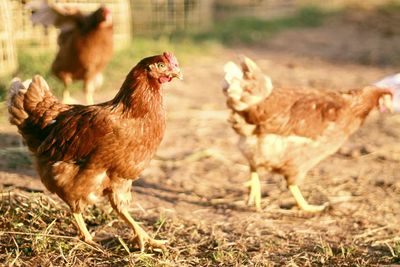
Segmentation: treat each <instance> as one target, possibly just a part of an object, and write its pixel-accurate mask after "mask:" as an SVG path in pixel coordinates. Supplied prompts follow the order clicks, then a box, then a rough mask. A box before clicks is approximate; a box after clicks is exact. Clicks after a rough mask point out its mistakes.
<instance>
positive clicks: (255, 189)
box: [245, 171, 261, 211]
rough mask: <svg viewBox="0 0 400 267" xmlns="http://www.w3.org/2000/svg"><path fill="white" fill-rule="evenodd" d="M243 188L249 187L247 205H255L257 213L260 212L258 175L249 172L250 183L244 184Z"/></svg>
mask: <svg viewBox="0 0 400 267" xmlns="http://www.w3.org/2000/svg"><path fill="white" fill-rule="evenodd" d="M245 186H249V187H250V195H249V200H248V205H255V206H256V209H257V210H258V211H260V210H261V185H260V178H259V176H258V173H257V172H255V171H253V172H251V179H250V181H248V182H246V183H245Z"/></svg>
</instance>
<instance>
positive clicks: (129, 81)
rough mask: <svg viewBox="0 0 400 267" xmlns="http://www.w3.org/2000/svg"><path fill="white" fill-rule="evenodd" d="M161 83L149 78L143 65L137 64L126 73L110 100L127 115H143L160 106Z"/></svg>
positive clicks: (133, 116)
mask: <svg viewBox="0 0 400 267" xmlns="http://www.w3.org/2000/svg"><path fill="white" fill-rule="evenodd" d="M162 103H163V99H162V95H161V85H160V83H159V82H158V81H157V80H156V79H153V78H150V77H149V76H148V75H147V73H146V71H145V70H144V69H143V67H140V66H137V67H135V68H134V69H132V71H131V72H130V73H129V74H128V75H127V77H126V79H125V82H124V83H123V84H122V86H121V89H120V90H119V92H118V93H117V95H116V96H115V97H114V99H113V100H112V101H111V104H112V106H114V107H115V108H121V111H122V113H123V114H125V115H126V116H128V117H132V118H137V117H143V116H145V115H146V114H148V113H149V112H151V111H156V110H158V109H159V108H162Z"/></svg>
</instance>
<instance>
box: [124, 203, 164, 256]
mask: <svg viewBox="0 0 400 267" xmlns="http://www.w3.org/2000/svg"><path fill="white" fill-rule="evenodd" d="M116 212H117V213H118V215H119V216H120V217H121V218H122V219H123V220H124V221H125V222H126V223H127V224H129V226H130V227H131V228H132V230H133V231H134V232H135V234H136V239H137V241H138V244H139V248H140V251H141V252H143V251H144V247H145V245H146V244H148V245H149V246H150V247H153V248H161V249H164V248H165V246H164V245H165V244H166V243H167V242H168V241H167V240H157V239H154V238H151V237H150V236H149V234H148V233H146V231H145V230H143V228H142V227H140V225H139V224H138V223H137V222H136V221H135V220H134V219H133V218H132V217H131V215H130V214H129V212H128V210H126V209H123V210H121V211H119V210H116Z"/></svg>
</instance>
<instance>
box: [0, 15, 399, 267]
mask: <svg viewBox="0 0 400 267" xmlns="http://www.w3.org/2000/svg"><path fill="white" fill-rule="evenodd" d="M399 41H400V37H399V36H396V35H395V36H389V37H388V36H383V35H381V34H379V33H378V32H375V31H372V30H365V29H363V28H360V26H359V25H358V24H357V23H350V22H348V21H347V22H342V21H328V22H327V23H326V24H325V25H324V26H322V27H319V28H313V29H301V30H290V31H286V32H283V33H280V34H278V35H276V36H274V37H273V38H271V39H270V40H268V41H266V42H265V43H263V44H257V45H254V46H252V47H248V46H247V47H235V48H221V49H220V50H218V52H216V54H213V55H204V56H203V57H199V58H196V59H193V60H192V61H191V62H189V63H187V64H186V65H185V66H184V67H183V70H184V75H185V79H184V81H182V82H180V81H177V82H173V83H171V84H169V85H168V86H167V88H166V89H165V95H166V103H167V106H168V123H167V132H166V135H165V138H164V141H163V143H162V145H161V147H160V148H159V150H158V153H157V158H156V159H155V160H153V161H152V163H151V166H150V167H149V168H148V169H147V170H145V171H144V173H143V174H142V175H141V179H139V180H137V181H136V182H135V183H134V186H133V193H134V197H135V201H134V203H133V204H132V213H133V214H134V216H136V218H138V220H141V221H143V222H144V225H145V227H147V229H149V232H150V233H151V234H154V233H155V232H156V231H155V230H152V229H153V228H152V227H151V224H153V223H154V222H155V221H157V220H158V218H160V216H161V217H162V218H166V221H165V224H164V225H163V226H162V227H161V228H160V229H159V231H158V233H157V234H158V235H157V237H159V238H167V239H169V241H170V242H169V245H168V249H169V250H170V254H169V255H170V256H165V255H163V256H159V258H158V260H159V261H153V263H152V264H154V265H176V266H243V265H249V266H254V265H258V266H282V265H285V266H378V265H390V264H395V263H396V262H397V263H399V262H400V216H399V215H398V211H399V210H400V179H399V178H400V177H399V176H400V172H399V171H400V142H399V138H400V115H391V114H378V112H375V113H373V114H371V115H370V117H369V118H368V120H367V122H366V123H365V125H364V126H363V127H362V128H361V129H360V130H359V131H358V132H357V133H356V134H355V135H353V136H352V137H351V138H350V139H349V141H348V142H347V143H346V144H345V145H344V147H343V148H342V149H341V150H340V151H339V152H338V153H336V154H335V155H333V156H331V157H329V158H328V159H326V160H325V161H323V162H322V163H321V164H319V165H318V166H317V167H315V168H314V169H313V170H312V171H311V172H310V173H309V174H308V177H307V178H306V179H305V181H304V183H303V184H302V185H301V186H300V188H301V189H302V191H303V192H304V195H305V197H306V199H308V200H309V201H310V202H311V203H315V204H321V203H323V202H325V201H329V202H330V207H329V208H328V209H327V210H326V211H324V212H322V213H321V214H317V215H314V214H306V213H303V212H301V211H300V210H299V209H298V208H297V207H296V206H295V203H294V199H293V197H292V196H291V194H290V193H289V192H288V190H287V189H286V184H285V181H284V179H283V178H282V177H280V176H278V175H273V174H269V173H267V172H262V173H261V174H262V175H261V177H262V190H263V198H262V211H261V212H256V211H255V209H254V208H253V207H249V206H247V205H246V198H247V195H248V189H247V188H245V187H244V186H243V183H244V182H245V181H247V180H248V179H249V171H248V167H247V164H246V161H245V159H244V158H243V157H242V155H241V154H240V152H239V150H238V149H237V147H236V143H237V140H238V137H237V135H236V134H235V133H234V132H233V131H232V130H231V129H230V127H229V125H228V123H227V121H226V119H227V116H228V110H227V108H226V107H225V100H224V96H223V95H222V92H221V84H222V66H223V64H224V63H225V62H227V61H228V60H236V61H237V55H239V54H244V55H247V56H248V57H250V58H252V59H254V60H255V61H256V62H257V63H258V64H259V65H260V66H261V68H262V69H263V70H265V72H266V73H267V74H268V75H270V76H271V77H272V80H273V81H274V82H275V84H278V85H285V86H311V87H316V88H321V90H323V89H326V88H329V89H343V88H353V87H359V86H363V85H368V84H371V83H372V82H374V81H376V80H377V79H379V78H381V77H384V76H385V75H389V74H392V73H395V72H396V71H398V68H396V63H395V62H394V61H393V60H395V57H396V56H398V55H396V53H397V52H399V51H397V50H396V48H393V46H395V44H398V43H400V42H399ZM177 54H178V56H179V52H177ZM397 66H398V65H397ZM114 93H115V92H107V93H105V94H103V95H101V96H99V95H98V96H97V98H98V99H97V100H98V101H99V100H101V99H107V98H109V97H111V96H112V95H113V94H114ZM18 145H19V137H18V135H17V133H16V131H15V129H14V128H12V127H10V126H7V125H6V124H5V123H4V124H2V125H1V128H0V151H2V154H0V158H1V159H2V163H0V188H1V189H2V191H3V192H8V191H15V192H25V191H30V192H32V191H34V192H43V193H44V194H48V193H47V192H46V190H45V188H44V187H43V185H42V184H41V183H40V180H39V178H38V177H37V175H36V174H35V172H34V171H33V170H32V167H31V165H30V161H29V158H27V159H25V161H24V160H21V158H19V160H18V161H14V160H13V159H12V156H13V155H14V154H15V155H16V156H18V155H20V154H18V151H19V150H18ZM6 152H7V153H6ZM19 157H20V156H19ZM15 162H18V164H15ZM21 162H22V163H21ZM26 194H28V193H26ZM54 199H56V198H55V197H54ZM3 200H4V199H3ZM56 201H58V200H56ZM105 205H108V204H105ZM61 207H63V208H64V209H65V212H68V209H67V207H66V206H61ZM106 207H108V206H106ZM114 218H115V217H114ZM58 223H60V222H59V221H57V222H56V224H58ZM107 223H108V222H106V223H105V224H107ZM114 224H115V226H114V227H116V228H117V229H125V232H127V231H128V230H127V229H126V227H125V226H124V225H123V224H122V223H117V222H116V220H115V219H114ZM2 230H5V229H0V231H2ZM90 230H91V231H95V232H96V236H101V235H102V234H103V235H107V234H110V233H115V231H116V230H112V227H111V226H109V225H108V226H104V225H100V226H99V225H97V226H96V225H95V226H92V227H91V228H90ZM74 234H75V229H71V230H70V232H69V234H68V235H71V236H74ZM0 235H1V234H0ZM171 255H174V256H173V257H172V256H171ZM156 258H157V256H156ZM162 260H164V262H162ZM80 261H81V263H83V262H85V259H83V258H81V259H80ZM93 262H96V260H93V261H92V263H93ZM78 263H79V262H78ZM78 263H77V264H78ZM124 264H129V262H125V263H124ZM61 265H62V264H61ZM72 265H73V264H72ZM78 265H79V264H78ZM78 265H77V266H78ZM100 265H101V264H100Z"/></svg>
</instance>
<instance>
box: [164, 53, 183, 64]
mask: <svg viewBox="0 0 400 267" xmlns="http://www.w3.org/2000/svg"><path fill="white" fill-rule="evenodd" d="M163 56H164V57H165V58H166V59H167V60H168V62H169V64H171V65H172V66H174V67H178V66H179V63H178V60H177V59H176V57H175V56H174V54H172V53H171V52H164V54H163Z"/></svg>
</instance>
